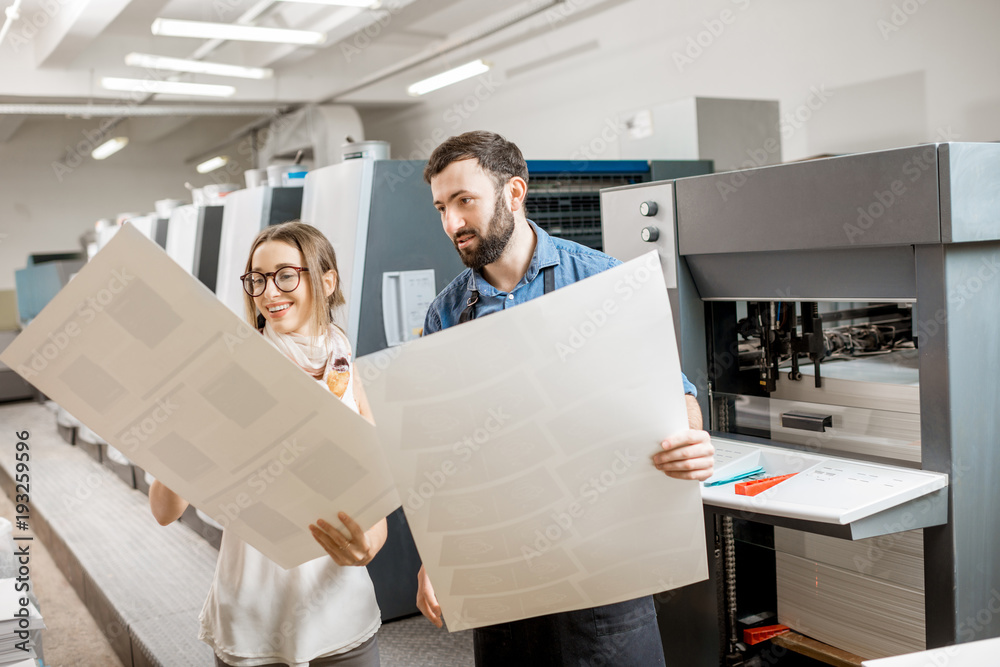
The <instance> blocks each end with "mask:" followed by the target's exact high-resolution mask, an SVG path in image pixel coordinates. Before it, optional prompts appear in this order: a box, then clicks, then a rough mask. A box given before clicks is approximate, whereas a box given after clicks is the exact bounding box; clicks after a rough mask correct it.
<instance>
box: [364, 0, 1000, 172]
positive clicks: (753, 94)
mask: <svg viewBox="0 0 1000 667" xmlns="http://www.w3.org/2000/svg"><path fill="white" fill-rule="evenodd" d="M583 1H584V0H569V2H568V6H569V7H570V11H569V15H568V16H566V17H565V18H559V16H558V15H553V16H552V17H550V21H549V23H550V26H551V27H552V29H551V30H549V31H547V32H546V33H545V34H543V35H541V36H538V37H534V38H531V39H529V40H527V41H520V42H518V43H516V44H510V45H508V46H505V47H501V48H497V49H494V50H491V49H489V48H482V49H480V50H478V51H474V50H468V51H466V52H463V53H461V54H454V55H453V56H452V57H451V62H452V64H459V63H461V62H464V61H466V60H471V59H473V58H478V57H483V58H486V59H487V60H492V61H493V62H494V64H495V69H494V70H493V71H491V72H490V73H489V74H487V75H484V76H483V77H481V78H480V79H478V80H476V79H474V80H471V81H469V82H463V83H462V84H457V85H455V86H452V87H450V88H446V89H443V90H440V91H437V92H435V93H431V94H429V95H427V96H426V97H425V98H424V99H423V100H422V103H421V104H418V105H413V106H410V107H407V108H402V109H401V108H396V109H381V110H372V111H368V112H364V113H363V114H362V117H363V119H364V120H365V132H366V135H367V137H368V138H370V139H384V140H387V141H390V142H391V143H392V146H393V155H394V157H412V156H426V150H427V146H428V145H431V146H432V145H433V144H434V143H436V142H435V141H433V139H436V138H438V137H440V136H441V135H444V136H448V135H451V134H457V133H459V132H463V131H467V130H471V129H491V130H495V131H497V132H501V133H503V134H505V135H507V136H508V137H509V138H510V139H512V140H514V141H515V142H516V143H517V144H518V145H519V146H520V147H521V148H522V150H523V151H524V153H525V155H526V156H527V157H528V158H537V159H541V158H569V157H574V156H576V157H598V158H605V159H614V158H617V157H618V145H617V141H616V139H617V137H618V136H620V135H621V133H622V132H625V131H627V130H625V128H624V127H623V126H622V125H621V124H620V123H619V116H620V115H624V114H626V113H629V112H634V111H636V110H640V109H644V108H653V107H656V106H658V105H661V104H664V103H666V102H670V101H673V100H678V99H683V98H687V97H692V96H708V97H735V98H751V99H765V100H778V101H779V102H780V104H781V111H782V118H783V125H782V141H783V148H784V156H783V157H784V159H785V160H796V159H801V158H804V157H808V156H811V155H816V154H819V153H825V152H842V151H857V150H874V149H879V148H888V147H892V146H898V145H906V144H913V143H918V142H923V141H933V140H940V139H942V138H948V139H960V140H963V141H990V140H997V139H1000V79H998V78H997V74H996V64H997V63H998V62H1000V40H997V39H996V36H995V29H996V26H997V25H1000V3H998V2H996V0H959V1H954V0H953V1H952V2H947V3H946V2H944V1H943V0H843V1H841V2H829V3H818V2H792V1H791V0H785V1H780V0H770V1H768V0H707V1H696V0H671V1H670V2H665V1H664V0H631V1H630V2H624V3H619V4H617V5H616V6H613V7H612V8H611V9H608V10H606V11H602V12H601V13H599V14H597V15H594V16H590V17H588V18H585V19H583V20H579V21H575V22H574V21H573V18H574V17H573V14H572V8H573V7H574V6H575V5H577V4H580V3H582V2H583ZM580 13H581V14H583V13H585V12H582V11H581V12H580ZM882 82H885V83H884V84H883V83H882ZM900 91H903V93H904V95H903V97H902V98H901V97H900ZM824 113H826V114H827V115H828V116H830V118H829V119H826V122H821V119H823V116H824ZM814 125H815V126H816V129H815V131H814V134H815V136H812V135H813V133H811V132H810V128H811V127H813V126H814ZM820 126H821V127H820ZM657 129H658V131H660V130H662V129H663V128H657ZM647 157H649V158H670V157H672V156H670V155H650V156H647Z"/></svg>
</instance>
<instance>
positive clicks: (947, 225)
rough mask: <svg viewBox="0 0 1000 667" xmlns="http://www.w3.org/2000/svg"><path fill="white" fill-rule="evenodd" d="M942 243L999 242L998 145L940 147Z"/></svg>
mask: <svg viewBox="0 0 1000 667" xmlns="http://www.w3.org/2000/svg"><path fill="white" fill-rule="evenodd" d="M938 155H939V163H940V177H941V240H942V241H944V242H945V243H949V242H950V243H959V242H963V241H992V240H997V239H1000V144H965V143H963V144H959V143H951V144H941V147H940V150H939V152H938Z"/></svg>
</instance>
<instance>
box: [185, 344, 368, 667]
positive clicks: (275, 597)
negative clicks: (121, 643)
mask: <svg viewBox="0 0 1000 667" xmlns="http://www.w3.org/2000/svg"><path fill="white" fill-rule="evenodd" d="M335 338H337V339H338V341H337V342H338V347H340V348H341V349H340V350H339V351H335V352H334V354H332V355H331V357H330V362H329V364H328V366H327V369H326V372H325V373H324V377H323V379H322V380H317V382H320V383H321V384H323V385H324V386H326V387H328V388H329V389H330V390H331V391H332V392H334V393H341V392H342V393H343V396H342V398H341V400H342V401H343V402H344V403H345V404H346V405H347V406H348V407H350V408H351V409H352V410H354V411H355V412H358V404H357V401H356V400H355V398H354V373H353V370H354V365H353V364H352V363H351V355H350V346H349V344H348V343H347V339H346V337H343V336H342V335H340V336H335ZM345 359H346V360H347V364H346V366H345V364H344V360H345ZM345 374H346V375H347V377H346V378H345V377H344V376H345ZM345 380H346V382H345ZM338 389H340V390H341V391H340V392H338ZM344 389H346V391H345V390H344ZM317 518H320V517H317ZM331 518H332V519H334V520H335V517H331ZM327 520H328V521H329V520H330V518H328V519H327ZM199 620H200V621H201V632H200V634H199V635H198V638H199V639H201V640H202V641H204V642H206V643H207V644H208V645H209V646H211V647H212V649H213V650H214V651H215V653H216V655H217V656H219V658H220V659H221V660H222V661H223V662H226V663H227V664H230V665H234V666H235V667H254V666H256V665H265V664H268V663H272V662H285V663H287V664H288V665H291V666H292V667H307V665H308V663H309V661H310V660H314V659H316V658H318V657H323V656H331V655H337V654H340V653H346V652H347V651H350V650H352V649H354V648H357V647H358V646H360V645H361V644H363V643H364V642H366V641H367V640H368V639H370V638H371V637H372V636H373V635H374V634H375V633H376V632H377V631H378V629H379V627H380V626H381V624H382V621H381V614H380V612H379V608H378V603H377V602H376V601H375V589H374V587H373V586H372V581H371V578H370V577H369V576H368V570H367V568H364V567H340V566H338V565H337V564H336V563H334V562H333V559H331V558H330V557H329V556H326V555H324V556H322V557H320V558H317V559H315V560H311V561H309V562H308V563H303V564H302V565H299V566H298V567H295V568H292V569H290V570H285V569H283V568H282V567H281V566H280V565H278V564H277V563H275V562H273V561H271V560H270V559H268V558H267V557H266V556H264V555H263V554H261V553H260V552H259V551H257V550H256V549H254V548H253V547H252V546H250V545H249V544H247V543H246V542H244V541H243V540H242V539H240V538H239V537H237V536H236V535H234V534H231V533H229V532H228V531H223V533H222V545H221V546H220V548H219V560H218V563H217V564H216V567H215V579H214V580H213V581H212V588H211V590H210V591H209V593H208V599H207V600H205V605H204V607H203V608H202V611H201V616H200V617H199Z"/></svg>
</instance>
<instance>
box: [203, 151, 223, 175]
mask: <svg viewBox="0 0 1000 667" xmlns="http://www.w3.org/2000/svg"><path fill="white" fill-rule="evenodd" d="M227 164H229V156H228V155H216V156H215V157H213V158H209V159H208V160H205V161H204V162H202V163H201V164H199V165H198V166H197V167H195V169H197V170H198V173H199V174H207V173H208V172H210V171H215V170H216V169H218V168H219V167H224V166H226V165H227Z"/></svg>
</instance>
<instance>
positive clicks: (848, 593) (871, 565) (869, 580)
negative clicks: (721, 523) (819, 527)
mask: <svg viewBox="0 0 1000 667" xmlns="http://www.w3.org/2000/svg"><path fill="white" fill-rule="evenodd" d="M774 548H775V552H776V553H775V557H776V561H777V581H778V621H779V622H780V623H783V624H785V625H788V626H789V627H791V628H792V629H794V630H795V631H796V632H800V633H802V634H804V635H808V636H810V637H812V638H813V639H817V640H819V641H821V642H824V643H826V644H830V645H831V646H835V647H837V648H839V649H842V650H845V651H849V652H851V653H854V654H855V655H859V656H861V657H862V658H869V659H870V658H882V657H887V656H892V655H899V654H901V653H910V652H913V651H920V650H923V649H924V647H925V643H924V567H923V566H924V562H923V531H920V530H911V531H907V532H902V533H893V534H890V535H883V536H881V537H875V538H870V539H866V540H857V541H854V542H851V541H849V540H842V539H837V538H834V537H827V536H825V535H814V534H810V533H802V532H799V531H795V530H789V529H787V528H775V529H774Z"/></svg>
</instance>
